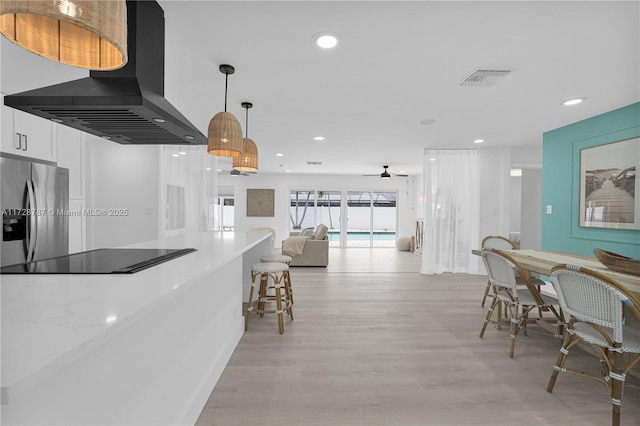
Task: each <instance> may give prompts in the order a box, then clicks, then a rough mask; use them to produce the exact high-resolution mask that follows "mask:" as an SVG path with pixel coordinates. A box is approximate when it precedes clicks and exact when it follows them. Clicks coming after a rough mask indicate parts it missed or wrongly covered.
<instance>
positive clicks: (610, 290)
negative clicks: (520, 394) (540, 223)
mask: <svg viewBox="0 0 640 426" xmlns="http://www.w3.org/2000/svg"><path fill="white" fill-rule="evenodd" d="M551 282H552V284H553V286H554V288H555V289H556V292H557V293H558V299H559V301H560V307H561V308H562V311H563V313H564V315H566V317H565V318H566V319H567V324H566V331H567V333H566V334H565V338H564V341H563V343H562V348H561V349H560V354H559V355H558V359H557V361H556V364H555V365H554V367H553V373H551V378H550V379H549V384H548V385H547V392H553V387H554V386H555V383H556V379H557V378H558V373H560V372H562V373H573V374H578V375H580V376H584V377H588V378H592V379H595V380H598V381H600V382H602V383H604V384H605V385H606V386H607V388H608V389H609V393H610V395H611V403H612V424H613V425H614V426H618V425H619V424H620V408H621V405H622V394H623V390H624V381H625V377H626V374H627V373H628V372H629V370H631V369H632V368H633V366H634V365H636V364H637V363H638V362H639V361H640V328H637V327H632V326H630V325H627V324H625V315H628V316H630V315H633V316H635V319H636V320H637V321H638V323H640V299H638V297H637V296H635V295H634V294H633V293H631V292H630V291H629V290H627V289H626V288H625V287H624V286H622V285H620V284H619V283H617V282H616V281H614V280H612V279H610V278H607V277H605V276H604V275H602V274H600V273H598V272H596V271H592V270H590V269H586V268H581V267H579V266H572V265H564V264H563V265H556V266H555V267H554V268H553V269H552V272H551ZM625 307H626V309H625ZM580 341H583V342H586V343H588V344H590V345H591V346H592V347H593V348H594V349H595V350H596V351H597V352H598V354H599V355H600V364H601V368H602V374H594V373H590V372H584V371H578V370H574V369H571V368H566V367H565V362H566V360H567V355H568V353H569V349H571V348H572V347H573V346H575V345H576V344H577V343H579V342H580ZM624 354H630V355H628V358H627V357H625V356H624Z"/></svg>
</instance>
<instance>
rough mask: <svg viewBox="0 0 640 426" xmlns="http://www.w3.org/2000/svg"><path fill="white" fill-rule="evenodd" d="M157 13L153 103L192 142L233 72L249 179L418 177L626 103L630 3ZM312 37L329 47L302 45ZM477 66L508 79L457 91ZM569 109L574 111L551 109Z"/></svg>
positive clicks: (636, 11) (632, 76)
mask: <svg viewBox="0 0 640 426" xmlns="http://www.w3.org/2000/svg"><path fill="white" fill-rule="evenodd" d="M159 3H160V5H161V6H162V7H163V9H164V11H165V19H166V58H165V63H166V65H165V66H166V70H165V96H166V97H167V99H168V100H169V101H170V102H171V103H172V104H174V105H175V106H176V107H177V108H178V109H179V110H180V111H181V112H182V113H183V114H184V115H185V116H186V117H187V118H189V120H190V121H191V122H192V123H194V124H195V125H196V126H197V127H198V128H199V129H200V130H201V131H202V132H203V133H204V134H206V131H207V126H208V122H209V120H210V119H211V117H212V116H213V115H214V114H215V113H217V112H219V111H222V110H223V108H224V75H223V74H221V73H220V72H219V71H218V66H219V65H220V64H223V63H226V64H231V65H233V66H234V67H235V68H236V73H235V74H234V75H232V76H230V77H229V97H228V111H230V112H232V113H234V114H235V115H236V117H238V119H239V120H240V122H241V123H242V127H243V129H244V127H245V126H244V123H245V115H244V114H245V111H244V109H243V108H242V107H241V106H240V103H241V102H244V101H249V102H252V103H253V104H254V108H253V109H251V110H250V112H249V137H251V138H252V139H253V140H254V141H255V142H256V144H257V145H258V149H259V151H260V173H283V172H284V171H285V170H286V169H288V170H291V172H292V173H341V174H342V173H353V174H370V173H380V172H382V167H381V166H382V165H383V164H388V165H390V166H391V167H390V170H391V171H392V172H399V171H401V170H403V171H406V172H408V173H410V174H418V173H420V172H421V170H422V156H421V153H422V150H423V149H424V148H477V147H480V148H481V149H483V148H488V147H504V146H515V147H540V145H541V144H542V134H543V132H545V131H548V130H552V129H555V128H558V127H561V126H563V125H566V124H570V123H573V122H576V121H579V120H582V119H585V118H588V117H591V116H594V115H598V114H601V113H604V112H607V111H610V110H613V109H616V108H619V107H622V106H625V105H628V104H631V103H634V102H638V101H639V100H640V77H639V76H640V2H638V1H626V2H612V1H599V2H598V1H585V2H581V1H569V2H557V1H553V2H552V1H538V2H525V1H510V2H507V1H498V2H485V1H470V2H462V1H446V2H438V1H408V2H400V1H373V2H366V1H351V2H347V1H319V2H312V1H280V2H272V1H257V2H249V1H229V2H220V1H178V0H160V1H159ZM323 31H330V32H333V33H336V34H338V35H339V37H340V43H339V45H338V47H336V48H335V49H333V50H330V51H327V50H321V49H320V48H318V47H316V46H315V45H313V43H312V38H313V36H314V35H315V34H317V33H319V32H323ZM5 46H6V44H5V43H3V48H5ZM61 67H66V66H61ZM486 67H490V68H500V69H505V68H506V69H510V70H513V72H512V73H511V74H510V75H509V76H508V77H506V78H505V79H503V80H502V81H500V82H499V83H497V84H496V85H494V86H492V87H459V86H458V84H459V83H460V81H461V80H462V79H463V78H465V77H466V76H467V75H468V74H470V73H471V72H472V71H473V70H474V69H476V68H486ZM3 69H4V67H3ZM75 71H76V70H74V72H75ZM21 72H22V73H24V72H25V71H24V70H22V71H21ZM74 78H77V77H74ZM5 80H6V79H5V78H4V76H3V81H2V83H3V90H2V91H3V92H5V93H6V91H5V89H8V92H9V93H11V89H12V88H11V86H10V85H9V87H7V84H6V83H7V81H5ZM28 88H31V87H27V88H24V87H21V88H20V90H26V89H28ZM15 91H17V89H16V90H15ZM574 97H586V98H587V100H586V101H585V102H584V103H582V104H580V105H578V106H574V107H566V106H563V105H562V101H564V100H566V99H570V98H574ZM424 119H433V120H435V123H433V124H431V125H426V126H425V125H420V124H419V122H420V121H421V120H424ZM317 135H321V136H324V137H326V140H325V141H322V142H317V141H314V140H313V137H314V136H317ZM477 138H483V139H485V140H486V142H485V143H484V144H482V145H475V144H473V140H474V139H477ZM276 153H283V154H284V157H276V156H275V154H276ZM307 161H320V162H322V165H321V166H308V165H307ZM538 161H539V160H538Z"/></svg>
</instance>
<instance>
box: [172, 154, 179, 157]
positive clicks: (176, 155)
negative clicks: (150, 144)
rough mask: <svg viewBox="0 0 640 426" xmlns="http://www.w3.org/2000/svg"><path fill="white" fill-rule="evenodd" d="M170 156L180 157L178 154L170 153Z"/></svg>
mask: <svg viewBox="0 0 640 426" xmlns="http://www.w3.org/2000/svg"><path fill="white" fill-rule="evenodd" d="M171 156H172V157H180V154H171Z"/></svg>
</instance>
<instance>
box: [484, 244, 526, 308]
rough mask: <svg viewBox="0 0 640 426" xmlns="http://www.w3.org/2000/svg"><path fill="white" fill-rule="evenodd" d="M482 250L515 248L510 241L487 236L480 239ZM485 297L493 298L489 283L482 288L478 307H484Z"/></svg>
mask: <svg viewBox="0 0 640 426" xmlns="http://www.w3.org/2000/svg"><path fill="white" fill-rule="evenodd" d="M482 248H483V249H498V250H515V249H516V248H517V247H516V245H515V244H513V242H512V241H511V240H509V239H508V238H505V237H501V236H499V235H489V236H488V237H484V238H483V239H482ZM487 297H493V294H492V293H491V281H487V285H486V286H485V288H484V295H483V296H482V303H481V304H480V306H482V307H484V304H485V302H486V301H487Z"/></svg>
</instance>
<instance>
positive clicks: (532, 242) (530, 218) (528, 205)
mask: <svg viewBox="0 0 640 426" xmlns="http://www.w3.org/2000/svg"><path fill="white" fill-rule="evenodd" d="M521 206H522V208H521V209H522V211H521V222H522V227H521V228H522V229H521V234H520V247H521V248H526V249H536V250H540V247H541V237H542V216H541V214H542V169H523V170H522V205H521Z"/></svg>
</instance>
